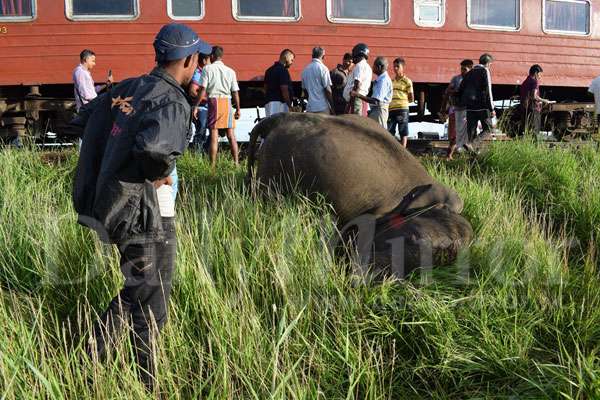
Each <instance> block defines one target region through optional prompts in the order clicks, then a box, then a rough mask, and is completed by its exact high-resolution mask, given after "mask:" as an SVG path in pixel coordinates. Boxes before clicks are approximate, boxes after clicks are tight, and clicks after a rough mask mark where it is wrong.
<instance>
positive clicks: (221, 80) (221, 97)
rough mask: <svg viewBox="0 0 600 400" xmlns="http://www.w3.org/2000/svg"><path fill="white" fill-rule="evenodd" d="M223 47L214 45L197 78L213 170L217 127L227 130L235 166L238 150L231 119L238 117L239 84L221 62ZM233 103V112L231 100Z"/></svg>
mask: <svg viewBox="0 0 600 400" xmlns="http://www.w3.org/2000/svg"><path fill="white" fill-rule="evenodd" d="M223 53H224V52H223V48H222V47H220V46H214V47H213V52H212V54H211V61H212V63H211V64H210V65H207V66H205V67H204V69H203V70H202V75H201V77H200V94H199V97H200V98H202V97H203V96H204V95H206V97H207V98H208V129H209V130H210V161H211V165H212V169H213V171H214V170H215V167H216V163H217V151H218V149H219V130H220V129H221V130H226V131H227V140H228V141H229V145H230V146H231V155H232V157H233V161H234V162H235V164H236V165H237V164H238V163H239V151H238V145H237V139H236V137H235V120H237V119H240V115H241V106H240V95H239V92H240V87H239V86H238V82H237V76H236V73H235V71H234V70H233V69H231V68H229V67H228V66H226V65H225V64H223V61H222V58H223ZM232 97H233V103H234V104H235V109H236V111H235V114H234V113H233V106H232V100H231V98H232Z"/></svg>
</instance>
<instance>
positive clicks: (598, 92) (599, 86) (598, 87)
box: [588, 76, 600, 133]
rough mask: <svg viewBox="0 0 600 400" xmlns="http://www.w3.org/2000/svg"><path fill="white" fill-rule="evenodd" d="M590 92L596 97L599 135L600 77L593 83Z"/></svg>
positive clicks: (599, 131) (599, 130)
mask: <svg viewBox="0 0 600 400" xmlns="http://www.w3.org/2000/svg"><path fill="white" fill-rule="evenodd" d="M588 92H590V93H591V94H593V95H594V101H595V102H596V118H597V121H598V133H600V76H599V77H597V78H596V79H594V80H593V81H592V83H591V84H590V87H589V89H588Z"/></svg>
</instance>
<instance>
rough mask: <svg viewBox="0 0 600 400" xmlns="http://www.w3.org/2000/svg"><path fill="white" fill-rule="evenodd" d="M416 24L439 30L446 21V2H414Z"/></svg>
mask: <svg viewBox="0 0 600 400" xmlns="http://www.w3.org/2000/svg"><path fill="white" fill-rule="evenodd" d="M414 5H415V11H414V15H415V24H417V25H418V26H425V27H433V28H439V27H441V26H443V25H444V23H445V21H446V0H414Z"/></svg>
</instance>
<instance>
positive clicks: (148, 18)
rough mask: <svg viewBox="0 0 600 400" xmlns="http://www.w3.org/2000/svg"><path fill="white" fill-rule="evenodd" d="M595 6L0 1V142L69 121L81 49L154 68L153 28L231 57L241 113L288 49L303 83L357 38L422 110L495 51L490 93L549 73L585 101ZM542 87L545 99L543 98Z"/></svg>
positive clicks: (101, 72) (556, 85) (128, 71)
mask: <svg viewBox="0 0 600 400" xmlns="http://www.w3.org/2000/svg"><path fill="white" fill-rule="evenodd" d="M598 6H600V0H593V1H592V0H102V1H100V0H0V115H2V114H3V113H4V115H3V120H4V127H0V135H3V136H6V135H11V134H15V132H21V133H22V132H23V130H24V128H25V124H27V125H28V126H35V125H36V124H46V123H48V120H49V119H50V117H51V118H52V120H53V123H55V124H57V123H59V122H57V121H61V120H63V121H64V120H65V119H67V118H68V116H69V115H68V113H65V112H64V111H63V109H64V108H65V107H68V106H70V105H71V103H72V97H73V94H72V93H73V89H72V86H71V73H72V70H73V68H74V67H75V66H76V64H77V63H78V54H79V52H80V51H81V50H82V49H83V48H91V49H93V50H94V51H95V52H96V54H97V60H98V64H97V67H96V69H95V70H94V72H93V74H94V76H95V77H96V78H97V79H98V80H102V79H104V77H105V75H106V72H107V71H108V69H112V71H113V73H114V75H115V77H116V78H117V79H123V78H126V77H130V76H135V75H139V74H141V73H143V72H145V71H148V70H150V69H151V68H152V66H153V61H154V57H153V49H152V45H151V44H152V40H153V37H154V35H155V34H156V32H157V31H158V30H159V28H160V26H161V25H162V24H164V23H167V22H169V21H173V20H177V21H184V22H185V23H187V24H189V25H191V26H192V27H194V29H196V30H197V31H198V32H199V33H200V35H201V36H202V37H203V38H204V39H206V40H207V41H209V42H210V43H214V44H220V45H222V46H223V47H224V48H225V51H226V62H227V63H228V64H229V65H231V66H232V67H234V68H235V69H236V70H237V72H238V77H239V80H240V83H241V88H242V98H243V102H244V105H245V106H252V105H256V104H259V103H260V102H261V99H262V93H261V92H260V87H261V86H262V85H261V83H260V81H261V79H262V76H263V73H264V70H265V69H266V68H267V67H268V66H269V65H271V64H272V63H273V61H274V60H275V59H276V58H277V55H278V54H279V52H280V50H281V49H283V48H286V47H289V48H291V49H293V50H294V51H295V52H296V54H297V59H296V64H295V65H294V67H293V69H292V76H293V78H294V79H295V80H298V79H299V76H300V70H301V68H302V67H303V66H304V65H305V64H306V63H308V62H309V59H310V53H311V49H312V47H313V46H315V45H321V46H323V47H325V48H326V50H327V59H326V62H327V63H328V64H329V66H330V67H334V66H335V65H336V63H337V62H338V61H339V59H340V58H341V56H342V54H343V53H344V52H346V51H348V50H349V49H350V48H351V47H352V46H353V45H354V44H355V43H356V42H358V41H363V42H366V43H368V44H369V46H370V47H371V51H372V54H373V55H385V56H388V57H390V58H392V57H397V56H403V57H404V58H405V59H406V60H407V61H408V74H409V76H410V77H411V78H412V79H413V81H414V82H415V84H416V90H417V93H418V94H419V95H418V96H417V97H418V98H419V99H420V105H421V106H424V105H425V103H427V104H428V106H429V109H430V111H433V112H435V111H437V108H439V103H440V97H441V91H442V90H443V88H444V86H445V83H446V82H448V80H449V79H450V77H451V76H452V75H453V74H455V73H456V71H457V65H458V63H459V61H460V60H461V59H463V58H467V57H469V58H474V59H476V58H477V57H478V56H479V55H480V54H481V53H482V52H490V53H492V54H493V55H494V56H495V58H496V60H497V62H496V63H495V64H494V66H493V67H492V68H493V77H494V83H495V87H494V90H495V92H496V94H497V96H498V97H499V98H502V97H509V96H511V95H513V94H514V93H515V86H516V85H517V84H518V83H519V82H521V80H522V79H524V77H525V75H526V72H527V70H528V68H529V66H530V65H531V64H533V63H540V64H542V65H543V66H544V69H545V75H544V85H545V89H546V95H547V96H551V97H553V98H555V99H566V98H569V99H573V100H584V99H585V98H586V90H585V87H586V86H587V85H588V84H589V82H590V80H591V79H592V78H593V77H594V76H596V75H598V74H600V58H599V57H598V56H600V40H599V39H600V28H599V26H598V24H595V23H594V21H596V20H597V17H600V15H599V13H600V11H598V10H597V9H599V8H600V7H598ZM548 91H552V93H551V94H548Z"/></svg>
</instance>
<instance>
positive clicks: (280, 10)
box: [233, 0, 300, 21]
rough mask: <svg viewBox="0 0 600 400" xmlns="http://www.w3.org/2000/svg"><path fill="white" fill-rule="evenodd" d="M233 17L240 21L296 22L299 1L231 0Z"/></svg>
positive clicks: (298, 12)
mask: <svg viewBox="0 0 600 400" xmlns="http://www.w3.org/2000/svg"><path fill="white" fill-rule="evenodd" d="M233 16H234V18H235V19H237V20H241V21H298V20H299V19H300V0H233Z"/></svg>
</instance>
